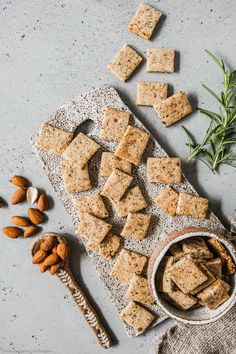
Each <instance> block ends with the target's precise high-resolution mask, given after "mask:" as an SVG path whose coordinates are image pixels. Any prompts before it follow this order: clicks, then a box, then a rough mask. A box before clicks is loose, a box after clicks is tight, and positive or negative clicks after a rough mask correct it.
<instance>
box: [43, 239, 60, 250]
mask: <svg viewBox="0 0 236 354" xmlns="http://www.w3.org/2000/svg"><path fill="white" fill-rule="evenodd" d="M56 241H57V240H56V237H54V236H48V238H47V239H46V240H45V241H43V242H41V243H40V249H41V250H43V251H46V252H47V251H50V250H51V249H52V248H53V247H54V246H55V244H56Z"/></svg>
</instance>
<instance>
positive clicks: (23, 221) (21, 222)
mask: <svg viewBox="0 0 236 354" xmlns="http://www.w3.org/2000/svg"><path fill="white" fill-rule="evenodd" d="M11 220H12V222H13V224H15V225H17V226H21V227H26V226H29V225H30V224H31V222H30V220H29V219H28V218H25V217H24V216H18V215H16V216H12V218H11Z"/></svg>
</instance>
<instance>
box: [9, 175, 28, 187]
mask: <svg viewBox="0 0 236 354" xmlns="http://www.w3.org/2000/svg"><path fill="white" fill-rule="evenodd" d="M10 182H11V183H12V184H14V185H15V186H17V187H22V188H24V187H27V186H28V184H29V183H28V181H27V179H26V178H24V177H22V176H13V177H12V179H11V180H10Z"/></svg>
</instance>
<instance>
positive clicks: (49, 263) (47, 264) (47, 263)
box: [41, 250, 60, 267]
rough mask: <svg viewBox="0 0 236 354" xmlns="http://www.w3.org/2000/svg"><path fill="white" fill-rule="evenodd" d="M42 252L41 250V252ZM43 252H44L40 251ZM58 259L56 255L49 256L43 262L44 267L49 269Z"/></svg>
mask: <svg viewBox="0 0 236 354" xmlns="http://www.w3.org/2000/svg"><path fill="white" fill-rule="evenodd" d="M41 251H42V250H41ZM42 252H44V251H42ZM59 261H60V258H59V256H58V255H57V254H50V255H49V256H48V257H47V258H46V259H45V260H44V262H43V264H44V266H45V267H51V266H52V265H54V264H56V263H58V262H59Z"/></svg>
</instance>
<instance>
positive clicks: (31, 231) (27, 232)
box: [24, 225, 39, 238]
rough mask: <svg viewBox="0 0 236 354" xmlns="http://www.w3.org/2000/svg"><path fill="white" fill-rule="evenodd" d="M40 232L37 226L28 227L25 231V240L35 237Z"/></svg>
mask: <svg viewBox="0 0 236 354" xmlns="http://www.w3.org/2000/svg"><path fill="white" fill-rule="evenodd" d="M38 231H39V229H38V227H37V226H35V225H31V226H27V227H26V228H25V230H24V238H27V237H30V236H33V235H35V234H36V233H37V232H38Z"/></svg>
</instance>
